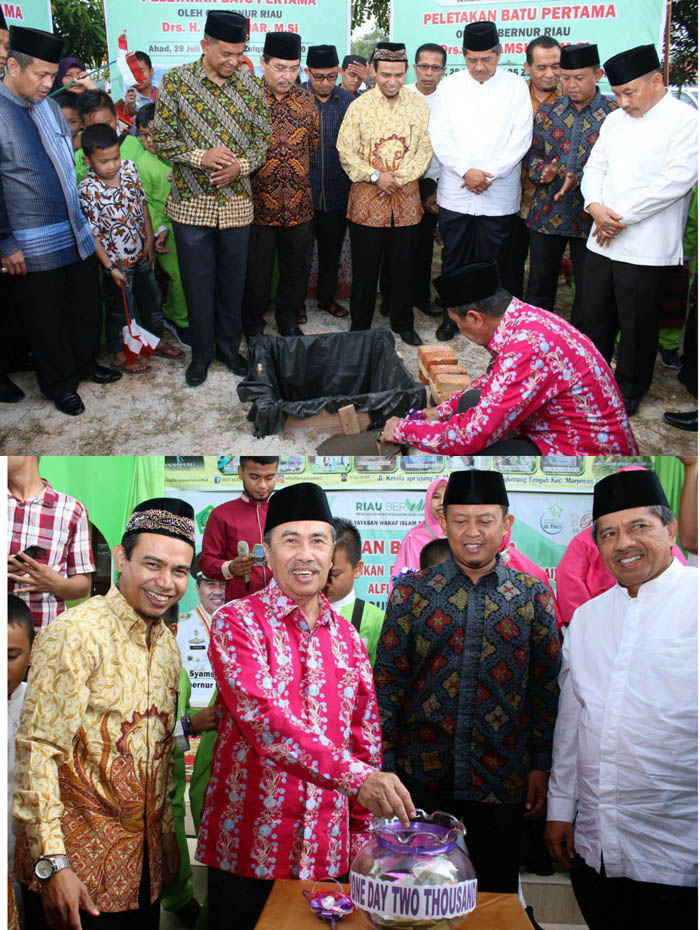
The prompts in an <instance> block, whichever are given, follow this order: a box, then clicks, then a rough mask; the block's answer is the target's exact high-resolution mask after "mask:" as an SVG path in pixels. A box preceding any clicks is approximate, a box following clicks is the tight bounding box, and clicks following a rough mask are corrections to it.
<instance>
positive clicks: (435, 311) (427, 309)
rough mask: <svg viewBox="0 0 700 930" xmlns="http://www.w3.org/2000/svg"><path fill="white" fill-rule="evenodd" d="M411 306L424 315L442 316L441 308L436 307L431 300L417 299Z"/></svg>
mask: <svg viewBox="0 0 700 930" xmlns="http://www.w3.org/2000/svg"><path fill="white" fill-rule="evenodd" d="M413 306H414V307H415V308H416V310H420V312H421V313H424V314H425V315H426V316H442V310H441V308H440V307H436V306H435V304H434V303H433V302H432V300H418V301H416V303H414V305H413Z"/></svg>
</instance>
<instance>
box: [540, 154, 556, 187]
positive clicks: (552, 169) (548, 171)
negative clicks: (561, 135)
mask: <svg viewBox="0 0 700 930" xmlns="http://www.w3.org/2000/svg"><path fill="white" fill-rule="evenodd" d="M558 170H559V156H558V155H555V156H554V158H553V159H552V160H551V161H550V162H549V164H548V165H545V166H544V168H543V169H542V174H541V175H540V184H551V182H552V181H553V180H554V179H555V178H556V176H557V171H558Z"/></svg>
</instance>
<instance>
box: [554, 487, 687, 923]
mask: <svg viewBox="0 0 700 930" xmlns="http://www.w3.org/2000/svg"><path fill="white" fill-rule="evenodd" d="M593 521H594V522H593V534H594V540H595V541H596V543H597V545H598V549H599V550H600V556H601V559H602V560H603V564H604V566H605V568H606V569H607V570H608V571H609V572H610V573H611V574H612V575H613V576H614V577H615V579H616V580H617V584H616V585H615V586H614V587H613V588H611V589H610V590H609V591H606V592H605V593H604V594H600V595H599V596H598V597H594V598H593V599H592V600H590V601H588V602H587V603H585V604H583V605H582V606H581V607H579V608H578V609H577V610H576V612H575V613H574V616H573V619H572V621H571V624H570V625H569V628H568V630H567V633H566V637H565V639H564V651H563V659H562V670H561V676H560V679H559V683H560V686H561V696H560V699H559V714H558V718H557V725H556V730H555V733H554V752H553V762H552V777H551V780H550V787H549V808H548V814H547V816H548V819H549V823H548V824H547V830H546V833H545V838H546V839H547V842H548V845H549V848H550V852H551V855H552V857H553V858H554V859H557V860H559V861H560V862H561V863H562V864H563V865H564V866H565V867H566V868H567V869H568V868H570V869H571V881H572V884H573V887H574V891H575V893H576V898H577V900H578V903H579V906H580V907H581V911H582V913H583V916H584V917H585V919H586V923H587V924H588V926H589V927H590V928H591V930H612V928H614V927H621V926H625V927H628V926H629V927H632V926H634V927H639V928H640V930H652V928H654V930H656V928H658V927H692V926H695V925H696V923H697V907H698V902H697V883H698V873H697V840H698V826H697V794H698V786H697V732H698V722H697V695H698V682H697V623H698V597H697V584H698V574H697V569H696V568H690V567H687V566H686V567H684V566H682V565H681V564H680V562H678V560H677V559H675V558H674V557H673V554H672V551H671V550H672V546H673V544H674V542H675V539H676V518H675V515H674V513H673V512H672V511H671V510H670V509H669V506H668V501H667V499H666V495H665V494H664V491H663V489H662V487H661V483H660V482H659V479H658V478H657V476H656V475H655V474H654V473H653V472H648V471H630V472H618V473H617V474H614V475H610V476H608V477H607V478H604V479H603V480H602V481H599V482H598V484H596V486H595V489H594V492H593ZM574 821H575V825H574Z"/></svg>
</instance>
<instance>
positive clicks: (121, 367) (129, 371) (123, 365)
mask: <svg viewBox="0 0 700 930" xmlns="http://www.w3.org/2000/svg"><path fill="white" fill-rule="evenodd" d="M133 365H138V362H134V363H133ZM112 368H114V369H115V370H116V371H123V372H124V374H126V375H141V374H143V373H144V371H150V370H151V366H150V365H149V364H148V362H144V363H143V367H142V368H133V367H132V363H131V362H127V361H124V362H112Z"/></svg>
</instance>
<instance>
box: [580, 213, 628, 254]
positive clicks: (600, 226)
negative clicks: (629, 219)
mask: <svg viewBox="0 0 700 930" xmlns="http://www.w3.org/2000/svg"><path fill="white" fill-rule="evenodd" d="M588 212H589V213H590V214H591V216H592V217H593V219H594V220H595V225H596V233H601V234H602V235H603V236H604V237H606V238H607V239H612V238H613V236H617V235H618V233H621V232H622V230H623V229H626V228H627V227H626V225H625V224H624V223H623V222H622V217H621V216H620V214H619V213H615V211H614V210H612V209H611V208H610V207H604V206H603V205H602V204H601V203H592V204H590V205H589V207H588ZM594 234H595V233H594ZM602 244H603V243H601V245H602Z"/></svg>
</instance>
